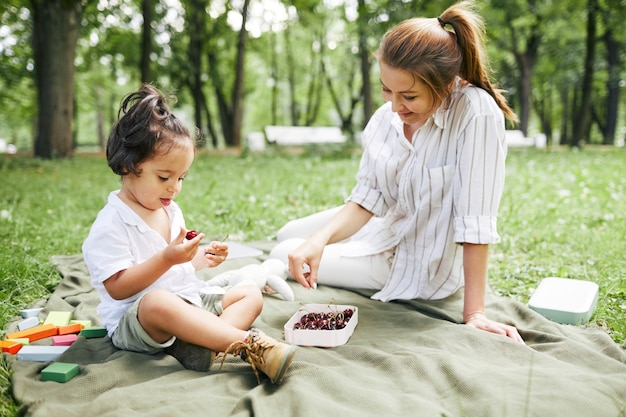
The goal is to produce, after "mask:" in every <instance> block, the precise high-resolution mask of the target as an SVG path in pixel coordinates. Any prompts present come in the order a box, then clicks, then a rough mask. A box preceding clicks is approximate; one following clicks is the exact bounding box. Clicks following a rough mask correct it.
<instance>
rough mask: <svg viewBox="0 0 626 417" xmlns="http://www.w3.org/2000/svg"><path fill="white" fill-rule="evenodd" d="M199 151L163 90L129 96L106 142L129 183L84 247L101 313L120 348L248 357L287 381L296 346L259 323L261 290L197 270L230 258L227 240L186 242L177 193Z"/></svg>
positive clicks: (197, 362) (198, 365) (185, 359)
mask: <svg viewBox="0 0 626 417" xmlns="http://www.w3.org/2000/svg"><path fill="white" fill-rule="evenodd" d="M194 155H195V143H194V141H193V139H192V138H191V136H190V134H189V131H188V130H187V128H186V127H184V125H183V124H182V123H181V122H180V120H179V119H177V118H176V117H175V116H174V115H173V114H172V113H171V112H170V110H169V108H168V106H167V104H166V103H165V99H164V97H163V95H162V94H161V93H160V92H159V91H158V90H156V89H155V88H154V87H152V86H150V85H145V86H143V87H142V88H141V89H140V90H139V91H137V92H135V93H132V94H129V95H128V96H126V98H125V99H124V101H123V103H122V106H121V109H120V111H119V114H118V121H117V123H116V124H115V125H114V126H113V129H112V131H111V134H110V135H109V140H108V143H107V160H108V163H109V167H110V168H111V170H112V171H113V172H114V173H115V174H118V175H119V176H120V178H121V181H122V185H121V189H119V190H117V191H113V192H112V193H111V194H110V195H109V198H108V202H107V204H106V205H105V207H104V208H103V209H102V210H101V211H100V213H99V214H98V216H97V218H96V220H95V222H94V223H93V225H92V227H91V231H90V233H89V236H88V237H87V239H86V240H85V242H84V244H83V254H84V258H85V262H86V263H87V266H88V268H89V271H90V273H91V278H92V283H93V286H94V287H95V288H96V290H97V291H98V294H99V295H100V299H101V303H100V305H99V306H98V313H99V314H100V316H101V318H102V322H103V324H104V326H105V327H106V328H107V330H108V334H109V336H110V337H111V340H112V342H113V344H114V345H115V346H116V347H118V348H119V349H126V350H131V351H135V352H144V353H149V354H151V353H157V352H161V351H166V352H168V353H170V354H172V355H173V356H174V357H176V358H177V359H178V360H179V361H180V362H181V363H182V364H183V365H184V366H185V367H186V368H189V369H193V370H196V371H206V370H208V368H209V367H210V366H211V363H212V362H213V359H214V357H215V354H214V352H225V353H233V354H240V355H241V356H242V358H244V359H246V360H247V361H248V362H250V363H251V365H252V367H253V370H254V372H255V374H256V373H257V368H258V369H259V370H260V371H262V372H263V373H265V374H266V375H267V376H268V377H269V378H270V379H271V381H272V382H276V383H278V382H280V381H281V379H282V378H283V376H284V374H285V371H286V369H287V368H288V366H289V364H290V362H291V360H292V358H293V354H294V346H291V345H287V344H285V343H280V342H278V341H276V340H274V339H272V338H270V337H268V336H267V335H265V334H264V333H263V332H261V331H259V330H258V329H250V326H251V325H252V323H253V322H254V320H255V319H256V318H257V316H258V315H259V314H260V313H261V309H262V307H263V297H262V294H261V292H260V291H259V289H258V288H257V287H253V286H249V287H237V288H231V289H229V290H228V291H224V290H223V289H222V288H214V287H208V286H207V285H206V283H205V282H204V281H202V280H200V279H198V278H197V277H196V275H195V271H196V270H197V269H200V268H206V267H215V266H217V265H219V264H221V263H222V262H223V261H224V260H225V259H226V257H227V256H228V245H227V244H226V243H223V242H212V243H211V245H210V246H209V247H208V248H200V246H199V245H200V242H201V241H202V239H203V238H204V234H203V233H200V234H199V235H197V236H196V237H194V238H192V239H190V240H187V239H186V233H187V230H186V228H185V221H184V218H183V213H182V212H181V210H180V208H179V206H178V205H177V204H176V203H175V202H174V199H175V198H176V196H177V195H178V194H179V193H180V191H181V188H182V183H183V180H184V179H185V176H186V175H187V172H188V171H189V168H190V167H191V164H192V162H193V159H194ZM249 329H250V330H249ZM257 377H258V374H257Z"/></svg>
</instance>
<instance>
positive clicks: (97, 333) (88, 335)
mask: <svg viewBox="0 0 626 417" xmlns="http://www.w3.org/2000/svg"><path fill="white" fill-rule="evenodd" d="M80 335H81V336H82V337H84V338H85V339H92V338H94V337H104V336H106V335H107V329H106V328H104V327H102V326H95V327H89V328H87V329H83V330H81V331H80Z"/></svg>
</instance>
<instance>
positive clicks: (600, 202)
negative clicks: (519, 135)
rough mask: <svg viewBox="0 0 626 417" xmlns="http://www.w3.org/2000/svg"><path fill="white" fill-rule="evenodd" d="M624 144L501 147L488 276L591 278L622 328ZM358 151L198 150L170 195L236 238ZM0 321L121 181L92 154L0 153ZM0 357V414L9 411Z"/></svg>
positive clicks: (30, 296) (209, 226)
mask: <svg viewBox="0 0 626 417" xmlns="http://www.w3.org/2000/svg"><path fill="white" fill-rule="evenodd" d="M625 166H626V150H623V149H611V150H602V149H591V148H587V149H585V150H584V151H581V152H574V151H569V150H564V151H558V152H540V151H536V150H523V151H520V150H513V151H511V152H510V153H509V158H508V165H507V174H508V176H507V184H506V191H505V195H504V197H503V201H502V205H501V213H500V214H501V217H500V220H499V231H500V234H501V236H502V243H501V244H499V245H494V246H493V247H492V252H491V253H492V256H491V264H490V280H491V284H492V286H493V287H494V289H495V290H497V291H498V292H499V293H501V294H503V295H506V296H509V297H512V298H515V299H517V300H519V301H521V302H527V301H528V299H529V298H530V295H531V294H532V291H533V289H534V288H536V285H537V284H538V282H539V281H540V280H541V279H542V278H545V277H548V276H558V277H571V278H579V279H585V280H590V281H594V282H596V283H598V284H599V286H600V299H599V302H598V307H597V310H596V313H595V314H594V316H593V318H592V321H591V323H590V325H595V326H600V327H603V328H605V329H606V330H607V331H608V332H609V334H610V335H611V336H612V337H613V339H614V340H615V341H616V342H617V343H624V340H625V339H626V320H624V318H625V313H626V280H625V278H624V273H623V271H624V270H626V257H625V256H624V249H625V248H626V210H625V208H626V176H625V175H624V172H623V171H624V167H625ZM357 167H358V155H354V154H336V155H334V156H323V155H321V154H316V155H311V154H310V155H308V156H298V155H285V154H267V155H248V156H245V157H239V156H235V155H208V154H201V155H199V156H198V157H197V159H196V162H195V163H194V165H193V167H192V170H191V172H190V174H189V176H188V177H187V179H186V180H185V183H184V186H183V192H182V194H181V195H180V196H179V197H178V199H177V201H178V202H179V204H180V205H181V207H182V209H183V211H184V212H185V216H186V221H187V225H188V227H190V228H195V229H197V230H200V231H203V232H204V233H206V234H207V235H208V236H210V237H218V236H223V235H224V234H226V233H229V234H230V239H232V240H234V241H252V240H262V239H272V238H273V236H274V233H275V232H276V230H278V228H279V227H280V226H282V225H283V224H284V223H285V222H287V221H288V220H291V219H294V218H297V217H300V216H303V215H306V214H310V213H312V212H315V211H318V210H321V209H324V208H328V207H331V206H334V205H338V204H341V203H342V202H343V199H344V197H345V196H346V195H347V194H348V193H349V192H350V190H351V188H352V186H353V183H354V175H355V173H356V169H357ZM0 173H1V175H2V178H3V181H2V182H0V203H1V204H0V242H1V245H2V251H1V252H0V328H2V329H4V328H5V326H6V324H7V322H8V321H9V320H11V319H13V318H14V317H15V316H17V315H18V312H19V309H21V308H25V307H27V306H29V305H30V304H31V303H32V302H33V301H35V300H37V299H39V298H42V297H45V296H46V295H47V294H49V292H50V291H52V290H53V289H54V288H55V286H56V285H57V284H58V282H59V279H60V277H59V275H58V274H57V272H56V271H55V270H54V268H52V266H51V265H50V263H49V258H50V256H52V255H60V254H76V253H79V252H80V247H81V244H82V241H83V240H84V238H85V237H86V235H87V233H88V231H89V227H90V225H91V222H92V221H93V219H94V218H95V216H96V214H97V212H98V211H99V210H100V208H101V207H102V206H103V204H104V203H105V201H106V197H107V195H108V193H109V192H110V191H111V190H113V189H116V188H117V187H119V180H118V178H117V177H116V176H115V175H114V174H112V173H111V171H110V170H109V168H108V167H107V165H106V161H105V159H104V158H103V157H101V156H86V155H84V156H77V157H75V158H74V159H72V160H66V161H43V160H36V159H32V158H26V157H15V156H11V157H8V156H0ZM9 375H10V369H8V367H7V366H6V364H5V363H4V361H2V362H1V363H0V415H3V416H11V415H15V414H17V406H16V405H15V404H14V403H13V401H12V400H11V397H10V385H9Z"/></svg>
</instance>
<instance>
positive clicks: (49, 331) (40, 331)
mask: <svg viewBox="0 0 626 417" xmlns="http://www.w3.org/2000/svg"><path fill="white" fill-rule="evenodd" d="M56 334H57V327H56V326H55V325H54V324H43V325H41V326H37V327H33V328H32V329H27V330H22V331H20V332H15V333H7V335H6V338H7V339H19V338H20V337H25V338H28V341H29V342H34V341H35V340H39V339H43V338H45V337H50V336H56Z"/></svg>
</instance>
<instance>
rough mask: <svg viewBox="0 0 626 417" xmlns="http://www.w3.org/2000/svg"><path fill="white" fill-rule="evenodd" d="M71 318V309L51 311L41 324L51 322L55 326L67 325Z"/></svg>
mask: <svg viewBox="0 0 626 417" xmlns="http://www.w3.org/2000/svg"><path fill="white" fill-rule="evenodd" d="M71 319H72V312H71V311H51V312H50V313H48V317H46V320H45V321H44V322H43V324H49V323H52V324H54V325H55V326H57V327H61V326H67V325H68V324H70V320H71Z"/></svg>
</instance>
